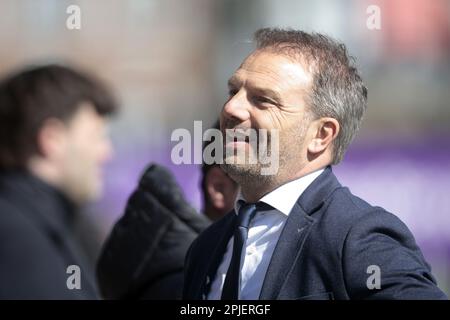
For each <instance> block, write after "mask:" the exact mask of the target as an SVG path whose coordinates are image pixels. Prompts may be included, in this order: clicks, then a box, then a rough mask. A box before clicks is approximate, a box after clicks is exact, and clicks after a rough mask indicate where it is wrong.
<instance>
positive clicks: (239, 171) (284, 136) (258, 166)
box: [221, 121, 308, 187]
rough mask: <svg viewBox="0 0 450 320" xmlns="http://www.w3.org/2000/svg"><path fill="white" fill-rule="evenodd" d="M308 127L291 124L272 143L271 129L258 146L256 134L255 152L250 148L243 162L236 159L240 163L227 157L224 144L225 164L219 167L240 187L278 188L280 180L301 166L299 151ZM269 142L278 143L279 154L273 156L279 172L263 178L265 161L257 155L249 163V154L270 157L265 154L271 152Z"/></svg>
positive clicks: (302, 160)
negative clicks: (265, 139) (276, 161)
mask: <svg viewBox="0 0 450 320" xmlns="http://www.w3.org/2000/svg"><path fill="white" fill-rule="evenodd" d="M307 124H308V122H303V121H302V123H299V124H297V125H294V126H292V127H291V128H288V129H284V130H279V135H278V137H277V138H278V139H277V140H278V141H274V140H273V135H272V134H271V132H270V130H268V132H267V142H266V143H261V141H260V139H259V135H258V139H257V144H256V146H257V150H252V149H251V147H250V145H249V146H248V147H249V148H248V150H246V151H245V153H244V154H245V161H242V159H237V160H241V161H236V157H237V156H235V155H234V153H233V156H231V157H228V158H227V151H226V147H225V146H226V144H224V152H223V154H224V161H223V164H221V168H222V169H223V170H224V171H225V172H226V173H227V174H228V175H229V176H230V177H232V178H233V179H234V180H235V181H236V182H237V183H238V184H239V185H241V187H242V186H250V187H251V186H255V187H256V186H258V185H277V184H278V183H279V182H280V181H283V180H284V179H286V177H289V175H292V173H295V171H297V170H298V169H299V168H301V167H302V166H303V165H304V159H303V157H302V156H301V152H302V149H303V148H304V142H305V135H306V129H307ZM272 143H278V148H279V149H277V151H278V154H277V155H275V156H277V157H278V162H279V169H278V170H277V172H276V173H274V174H269V175H265V174H262V173H261V172H262V170H263V168H264V167H266V166H267V162H266V161H264V159H262V160H263V161H261V158H259V157H258V156H256V163H249V161H248V159H249V155H248V154H249V153H250V152H254V153H255V154H256V155H259V154H261V155H265V156H266V157H269V155H268V151H270V150H272ZM264 144H265V145H264ZM260 148H262V150H260ZM260 151H261V152H260ZM230 158H231V159H230ZM233 160H234V161H233ZM293 171H294V172H293Z"/></svg>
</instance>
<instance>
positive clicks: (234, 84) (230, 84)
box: [227, 76, 241, 88]
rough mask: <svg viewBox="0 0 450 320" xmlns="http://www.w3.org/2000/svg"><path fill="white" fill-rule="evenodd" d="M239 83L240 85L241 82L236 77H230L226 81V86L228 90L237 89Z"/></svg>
mask: <svg viewBox="0 0 450 320" xmlns="http://www.w3.org/2000/svg"><path fill="white" fill-rule="evenodd" d="M240 83H241V81H240V80H239V79H238V78H237V77H235V76H232V77H231V78H230V79H228V83H227V85H228V88H230V87H238V86H239V84H240Z"/></svg>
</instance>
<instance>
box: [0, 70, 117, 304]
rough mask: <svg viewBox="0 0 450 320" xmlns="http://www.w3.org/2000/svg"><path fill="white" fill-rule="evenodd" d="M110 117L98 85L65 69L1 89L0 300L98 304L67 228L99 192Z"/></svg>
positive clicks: (26, 76) (15, 77) (15, 78)
mask: <svg viewBox="0 0 450 320" xmlns="http://www.w3.org/2000/svg"><path fill="white" fill-rule="evenodd" d="M115 110H116V103H115V101H114V99H113V97H112V95H111V94H110V92H109V91H108V90H107V89H106V88H105V87H104V85H103V84H102V83H100V82H98V81H97V80H95V79H93V78H92V77H90V76H88V75H86V74H83V73H80V72H78V71H75V70H74V69H71V68H68V67H64V66H58V65H47V66H40V67H35V68H30V69H26V70H22V71H20V72H18V73H15V74H12V75H10V76H8V77H6V78H4V79H3V80H2V81H1V82H0V243H1V246H0V260H1V261H2V263H1V266H0V283H1V284H2V285H1V286H0V298H6V299H72V298H73V299H83V298H96V297H97V294H96V289H95V282H94V281H93V275H92V272H90V271H89V268H88V266H87V265H86V261H85V260H84V259H83V253H82V250H81V249H80V247H79V243H77V241H76V240H75V238H74V236H73V230H72V227H73V220H74V217H75V216H76V211H77V209H78V207H79V206H81V205H83V204H85V203H86V202H88V201H91V200H95V199H96V198H98V196H99V195H100V193H101V191H102V171H101V167H102V165H103V164H104V163H105V161H107V160H108V158H109V157H110V155H111V151H112V148H111V144H110V141H109V139H108V137H107V135H106V125H107V122H106V121H107V119H106V116H107V115H110V114H112V113H114V111H115ZM70 265H77V266H78V267H80V271H81V281H80V284H81V289H69V288H68V285H67V283H68V277H69V276H70V275H71V274H69V273H67V268H68V267H69V266H70Z"/></svg>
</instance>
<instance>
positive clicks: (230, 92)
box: [228, 89, 238, 97]
mask: <svg viewBox="0 0 450 320" xmlns="http://www.w3.org/2000/svg"><path fill="white" fill-rule="evenodd" d="M236 93H238V91H237V90H236V89H230V90H228V95H229V96H230V97H232V96H234V95H236Z"/></svg>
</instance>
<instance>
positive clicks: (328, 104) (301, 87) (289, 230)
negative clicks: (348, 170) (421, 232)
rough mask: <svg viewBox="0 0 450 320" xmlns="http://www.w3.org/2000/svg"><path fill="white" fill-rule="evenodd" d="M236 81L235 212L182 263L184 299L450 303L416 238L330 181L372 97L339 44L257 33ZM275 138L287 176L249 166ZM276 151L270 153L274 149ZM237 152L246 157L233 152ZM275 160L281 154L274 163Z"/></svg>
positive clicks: (228, 157)
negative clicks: (263, 133) (259, 135)
mask: <svg viewBox="0 0 450 320" xmlns="http://www.w3.org/2000/svg"><path fill="white" fill-rule="evenodd" d="M255 38H256V42H257V48H256V50H255V51H254V52H253V53H251V54H250V55H249V56H248V57H247V58H246V59H245V60H244V61H243V63H242V64H241V66H240V67H239V68H238V69H237V71H236V72H235V73H234V74H233V75H232V77H231V78H230V80H229V82H228V87H229V98H228V101H227V102H226V103H225V105H224V107H223V109H222V113H221V118H220V120H221V123H220V124H221V129H222V131H223V135H224V136H227V135H228V134H230V132H234V133H236V132H242V134H241V135H237V136H236V137H237V141H236V139H234V138H233V140H231V141H229V142H228V141H227V143H226V144H225V146H224V152H223V154H224V161H223V164H222V168H223V169H224V171H225V172H227V173H228V175H229V176H230V177H231V178H232V179H233V180H234V181H236V182H237V183H238V184H239V186H240V193H239V195H238V197H237V199H236V202H235V205H234V210H232V211H231V212H230V213H229V214H228V215H227V216H225V217H224V218H223V219H221V220H219V221H218V222H216V223H214V224H213V225H212V226H210V227H209V228H208V229H207V230H206V231H204V232H203V233H202V234H201V235H200V236H199V237H198V238H197V239H196V240H195V241H194V242H193V244H192V246H191V247H190V249H189V252H188V254H187V258H186V265H185V281H184V294H183V297H184V298H185V299H213V300H214V299H223V300H236V299H445V298H446V296H445V294H444V293H443V292H442V291H441V290H440V289H439V288H438V287H437V285H436V282H435V279H434V278H433V276H432V274H431V270H430V267H429V265H428V264H427V262H426V261H425V259H424V257H423V255H422V253H421V251H420V249H419V248H418V246H417V244H416V242H415V240H414V237H413V235H412V234H411V232H410V231H409V230H408V228H407V227H406V226H405V225H404V224H403V223H402V222H401V221H400V220H399V219H398V218H397V217H396V216H394V215H392V214H391V213H388V212H387V211H386V210H384V209H382V208H380V207H373V206H371V205H370V204H368V203H367V202H365V201H364V200H362V199H360V198H358V197H356V196H354V195H353V194H351V193H350V191H349V189H348V188H346V187H343V186H341V184H340V183H339V182H338V180H337V178H336V177H335V176H334V174H333V172H332V167H331V166H332V165H337V164H338V163H339V162H340V161H341V160H342V158H343V156H344V153H345V150H346V149H347V147H348V146H349V144H350V142H351V140H352V138H353V137H354V135H355V133H356V131H357V130H358V128H359V126H360V122H361V119H362V117H363V113H364V111H365V109H366V105H367V89H366V87H365V86H364V84H363V82H362V80H361V77H360V75H359V73H358V71H357V69H356V67H355V66H354V65H353V62H352V59H351V57H349V55H348V54H347V51H346V48H345V46H344V45H343V44H340V43H338V42H336V41H335V40H333V39H331V38H330V37H327V36H324V35H321V34H316V33H306V32H302V31H295V30H281V29H261V30H259V31H257V32H256V34H255ZM248 129H255V130H258V129H268V130H271V129H276V130H277V132H278V133H279V139H278V141H275V140H272V138H273V137H274V135H273V134H271V135H269V136H268V138H267V140H266V141H268V145H269V146H270V145H271V144H272V143H276V142H278V143H279V153H278V159H279V168H278V170H277V172H276V173H275V174H262V172H263V171H262V168H263V167H264V166H265V164H264V163H263V162H262V161H260V160H261V159H257V160H259V161H257V162H256V163H249V161H246V159H249V157H248V155H249V154H250V152H253V153H256V151H259V150H261V148H264V146H262V145H261V140H256V141H257V145H256V146H255V145H254V144H251V143H250V140H248V139H247V137H245V133H244V132H247V131H248ZM267 149H269V147H268V148H267ZM236 151H238V152H236ZM271 156H273V155H271Z"/></svg>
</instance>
